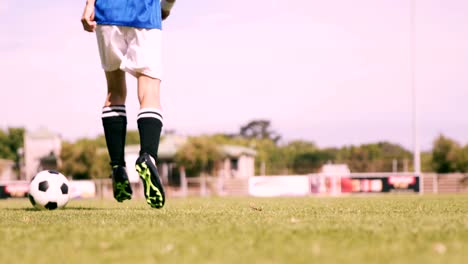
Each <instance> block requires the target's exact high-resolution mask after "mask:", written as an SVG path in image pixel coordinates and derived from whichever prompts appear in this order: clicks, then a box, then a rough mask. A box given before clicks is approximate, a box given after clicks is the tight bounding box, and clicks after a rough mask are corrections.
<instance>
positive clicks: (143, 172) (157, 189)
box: [135, 153, 166, 209]
mask: <svg viewBox="0 0 468 264" xmlns="http://www.w3.org/2000/svg"><path fill="white" fill-rule="evenodd" d="M135 167H136V170H137V172H138V174H139V175H140V178H141V180H142V181H143V187H144V192H145V198H146V202H147V203H148V204H149V205H150V206H151V207H153V208H157V209H160V208H162V207H163V206H164V203H165V200H166V198H165V194H164V188H163V185H162V183H161V179H160V178H159V174H158V169H157V168H156V165H155V164H154V163H153V161H152V160H151V157H150V155H149V154H147V153H143V154H142V155H140V157H139V158H138V159H137V161H136V164H135Z"/></svg>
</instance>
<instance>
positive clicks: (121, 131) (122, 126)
mask: <svg viewBox="0 0 468 264" xmlns="http://www.w3.org/2000/svg"><path fill="white" fill-rule="evenodd" d="M102 125H103V126H104V135H105V136H106V143H107V150H108V151H109V156H110V159H111V163H110V164H111V166H116V165H119V166H124V167H125V152H124V149H125V136H126V134H127V114H126V112H125V105H111V106H108V107H104V108H103V109H102Z"/></svg>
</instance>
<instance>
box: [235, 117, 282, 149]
mask: <svg viewBox="0 0 468 264" xmlns="http://www.w3.org/2000/svg"><path fill="white" fill-rule="evenodd" d="M270 125H271V122H270V121H269V120H262V119H258V120H252V121H250V122H249V123H247V125H245V126H242V127H241V128H240V132H239V135H240V136H241V137H244V138H255V139H270V140H272V141H273V142H275V143H278V141H279V140H280V139H281V136H280V135H279V134H278V133H276V132H275V131H273V130H271V127H270Z"/></svg>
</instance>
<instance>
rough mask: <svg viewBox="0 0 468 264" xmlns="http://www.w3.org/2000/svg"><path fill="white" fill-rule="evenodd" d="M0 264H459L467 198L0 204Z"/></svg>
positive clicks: (466, 241)
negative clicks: (48, 207)
mask: <svg viewBox="0 0 468 264" xmlns="http://www.w3.org/2000/svg"><path fill="white" fill-rule="evenodd" d="M0 245H1V246H0V262H1V263H192V264H193V263H468V196H466V195H458V196H416V195H412V196H410V195H409V196H406V195H405V196H373V197H369V196H365V197H364V196H362V197H343V198H314V197H308V198H269V199H259V198H189V199H170V200H169V201H168V203H167V204H166V207H165V208H164V209H162V210H156V209H151V208H149V207H148V206H146V204H145V202H144V201H143V200H136V201H131V202H125V203H123V204H119V203H117V202H113V201H110V200H109V201H107V200H105V201H101V200H78V201H77V200H73V201H71V202H70V203H69V204H68V206H67V208H66V209H64V210H58V211H36V210H34V209H32V208H31V206H30V204H29V201H27V200H25V199H24V200H23V199H20V200H15V199H10V200H0Z"/></svg>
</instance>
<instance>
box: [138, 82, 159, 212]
mask: <svg viewBox="0 0 468 264" xmlns="http://www.w3.org/2000/svg"><path fill="white" fill-rule="evenodd" d="M137 78H138V99H139V101H140V111H139V113H138V131H139V133H140V144H141V145H140V157H139V158H138V160H137V162H136V170H137V172H138V174H139V175H140V178H141V179H142V181H143V185H144V194H145V197H146V202H147V203H148V204H149V205H150V206H151V207H153V208H162V207H163V206H164V203H165V194H164V188H163V185H162V183H161V179H160V177H159V174H158V170H157V167H156V163H155V161H156V160H157V154H158V148H159V139H160V135H161V130H162V126H163V116H162V111H161V103H160V83H161V82H160V80H159V79H155V78H152V77H149V76H146V75H143V74H139V75H138V76H137Z"/></svg>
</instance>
